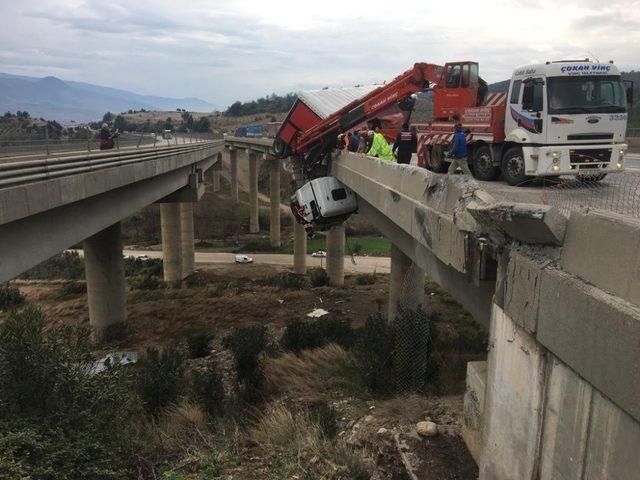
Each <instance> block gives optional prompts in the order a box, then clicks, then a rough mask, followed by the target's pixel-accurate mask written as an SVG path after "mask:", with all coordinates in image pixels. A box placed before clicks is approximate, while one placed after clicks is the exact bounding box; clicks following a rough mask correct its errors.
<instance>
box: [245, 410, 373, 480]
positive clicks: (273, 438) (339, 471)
mask: <svg viewBox="0 0 640 480" xmlns="http://www.w3.org/2000/svg"><path fill="white" fill-rule="evenodd" d="M249 435H250V437H251V439H252V440H253V441H254V442H255V443H257V444H258V445H260V448H261V449H262V450H264V451H265V453H267V454H269V453H273V452H282V454H283V456H284V458H285V459H287V460H288V462H289V463H290V465H291V466H293V467H296V468H297V469H298V470H299V471H300V472H301V473H302V474H304V475H305V476H306V477H308V478H324V479H345V480H346V479H349V480H359V479H363V480H364V479H368V478H369V477H370V475H371V472H370V468H369V467H368V466H367V465H366V463H365V462H364V460H363V459H362V457H361V456H360V454H358V453H356V452H355V451H353V450H352V449H351V448H350V447H349V446H348V445H346V444H345V443H344V442H343V441H342V440H336V441H334V440H331V439H329V438H327V437H326V436H325V435H324V434H323V431H322V427H321V426H320V425H319V424H318V423H317V422H316V421H314V420H313V418H312V416H311V415H310V414H309V412H308V411H307V410H300V411H292V410H291V409H289V408H287V407H286V406H284V405H282V404H272V405H271V406H269V407H267V409H266V411H265V413H264V414H263V415H262V417H261V418H260V419H259V421H258V423H257V424H256V425H255V426H254V427H253V428H252V429H251V430H250V432H249ZM282 460H283V459H282V458H281V461H282Z"/></svg>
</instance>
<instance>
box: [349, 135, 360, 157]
mask: <svg viewBox="0 0 640 480" xmlns="http://www.w3.org/2000/svg"><path fill="white" fill-rule="evenodd" d="M349 135H351V136H350V137H349V151H350V152H352V153H357V152H358V148H360V132H353V133H350V134H349Z"/></svg>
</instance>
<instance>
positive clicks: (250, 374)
mask: <svg viewBox="0 0 640 480" xmlns="http://www.w3.org/2000/svg"><path fill="white" fill-rule="evenodd" d="M224 346H225V347H227V348H228V349H229V350H231V353H232V354H233V360H234V365H235V369H236V380H237V389H238V394H239V396H240V399H241V400H244V401H246V402H249V403H252V402H255V401H257V400H259V399H260V397H261V392H262V386H263V384H264V371H263V365H262V359H261V356H262V353H263V352H264V350H265V348H266V347H267V332H266V328H265V327H264V326H263V325H253V326H250V327H244V328H236V329H235V330H234V332H233V333H232V334H231V335H230V336H228V337H227V338H226V339H225V341H224Z"/></svg>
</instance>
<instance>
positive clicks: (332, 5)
mask: <svg viewBox="0 0 640 480" xmlns="http://www.w3.org/2000/svg"><path fill="white" fill-rule="evenodd" d="M3 3H6V5H3V13H4V15H3V17H2V18H1V19H0V45H2V49H3V51H2V52H0V71H7V72H9V73H17V74H32V75H47V74H51V73H53V74H55V75H60V76H63V77H64V78H67V79H70V80H80V81H87V82H92V83H98V84H102V85H109V86H113V87H118V88H126V89H132V90H135V91H137V92H140V93H146V94H155V95H165V96H176V97H183V96H197V97H200V98H203V99H206V100H209V101H211V102H212V103H216V104H230V103H231V102H232V101H234V100H235V99H243V100H244V99H251V98H255V97H256V96H261V95H265V94H268V93H271V92H277V93H284V92H287V91H293V90H296V89H300V88H321V87H323V86H336V85H353V84H357V83H360V84H362V83H371V82H382V81H384V80H389V79H391V78H393V77H394V76H396V75H398V74H399V73H400V72H402V71H403V70H405V69H407V68H409V67H411V66H412V65H413V63H415V62H416V61H427V62H434V63H440V64H442V63H444V62H446V61H448V60H460V59H472V60H477V61H479V62H480V70H481V75H482V76H483V77H485V78H486V79H487V80H489V81H497V80H501V79H504V78H507V77H508V76H509V75H510V73H511V71H512V69H513V68H515V67H516V66H518V65H522V64H525V63H529V62H532V61H545V60H554V59H559V58H566V57H568V56H571V55H572V54H574V52H581V53H584V52H589V51H592V52H594V54H596V55H600V56H602V57H605V58H606V59H607V60H608V59H609V58H614V59H615V60H616V61H617V63H619V64H621V65H623V66H626V67H627V68H632V67H635V68H636V69H637V68H638V66H639V64H640V58H639V56H640V53H639V52H638V51H637V49H636V48H635V45H637V44H639V43H640V38H638V33H637V32H639V31H640V28H638V26H639V25H638V23H637V20H638V17H637V15H636V14H635V12H636V11H640V8H638V6H640V5H639V2H637V1H624V0H620V1H618V0H612V1H610V2H608V3H607V6H606V8H605V9H603V8H602V5H601V2H596V1H595V0H580V1H577V0H576V1H569V2H565V3H562V4H558V3H557V2H552V1H547V0H542V1H538V0H536V1H534V0H487V2H484V3H478V2H477V1H472V0H461V1H459V2H457V3H456V4H455V6H454V7H451V8H442V5H440V4H433V3H432V2H414V1H406V0H398V1H396V2H395V3H394V6H393V8H389V4H388V2H387V1H382V0H369V1H368V2H367V4H366V7H364V8H363V4H362V3H357V2H343V1H342V0H323V2H305V4H304V8H300V2H299V1H292V0H277V1H276V0H273V1H271V2H264V0H233V1H231V2H229V1H220V0H191V1H190V2H183V3H182V4H179V5H178V4H176V3H175V2H174V1H169V0H137V1H135V2H133V1H130V0H110V2H106V3H105V2H98V1H97V0H47V1H46V2H45V1H44V0H4V2H3ZM456 11H458V12H463V13H464V15H458V14H456ZM616 25H618V29H617V31H616ZM634 25H635V27H634ZM620 26H622V28H620ZM6 52H9V54H8V53H6Z"/></svg>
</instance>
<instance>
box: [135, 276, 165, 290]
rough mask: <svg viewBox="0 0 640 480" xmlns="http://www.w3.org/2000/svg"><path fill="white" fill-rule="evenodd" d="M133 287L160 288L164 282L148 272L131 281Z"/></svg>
mask: <svg viewBox="0 0 640 480" xmlns="http://www.w3.org/2000/svg"><path fill="white" fill-rule="evenodd" d="M131 287H132V288H134V289H136V290H158V289H161V288H163V287H164V282H163V281H162V280H160V279H159V278H158V277H154V276H153V275H151V274H149V273H147V274H145V275H144V276H142V277H137V278H135V279H133V280H132V281H131Z"/></svg>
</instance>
